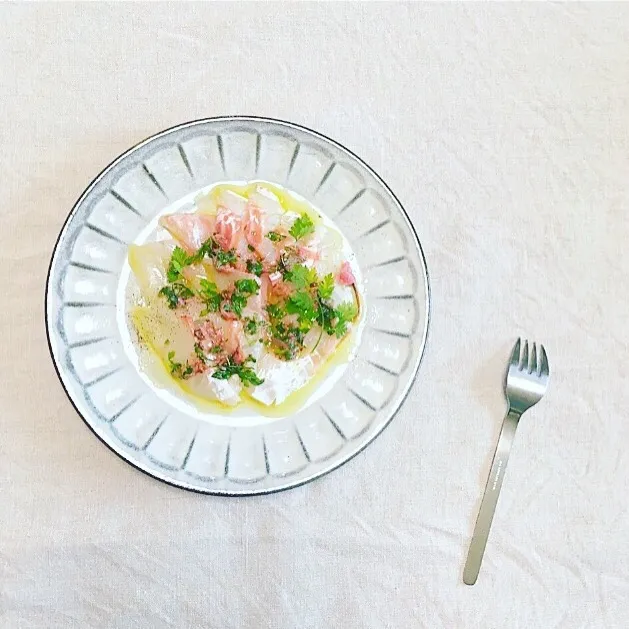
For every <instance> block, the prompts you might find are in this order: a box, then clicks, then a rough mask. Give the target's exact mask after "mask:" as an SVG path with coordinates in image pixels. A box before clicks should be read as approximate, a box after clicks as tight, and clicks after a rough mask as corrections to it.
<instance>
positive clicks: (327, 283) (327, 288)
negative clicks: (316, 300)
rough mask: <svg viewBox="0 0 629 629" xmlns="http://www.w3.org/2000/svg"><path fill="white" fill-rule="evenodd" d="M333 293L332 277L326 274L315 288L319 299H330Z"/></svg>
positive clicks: (330, 274)
mask: <svg viewBox="0 0 629 629" xmlns="http://www.w3.org/2000/svg"><path fill="white" fill-rule="evenodd" d="M333 291H334V275H332V273H328V274H327V275H326V276H325V277H324V278H323V279H322V280H321V281H320V282H319V286H318V288H317V292H318V293H319V297H321V299H330V297H332V292H333Z"/></svg>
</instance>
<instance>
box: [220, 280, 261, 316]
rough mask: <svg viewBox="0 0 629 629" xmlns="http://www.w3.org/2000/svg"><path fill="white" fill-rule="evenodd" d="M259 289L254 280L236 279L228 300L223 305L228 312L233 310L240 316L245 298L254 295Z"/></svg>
mask: <svg viewBox="0 0 629 629" xmlns="http://www.w3.org/2000/svg"><path fill="white" fill-rule="evenodd" d="M259 290H260V286H259V285H258V282H256V281H255V280H249V279H245V280H236V282H235V283H234V292H233V293H232V295H231V298H230V300H229V302H227V303H226V304H224V305H223V308H224V309H225V310H227V311H228V312H233V313H234V314H235V315H237V316H238V317H241V316H242V310H243V308H244V307H245V306H246V305H247V299H248V298H249V297H250V296H251V295H256V294H257V293H258V291H259Z"/></svg>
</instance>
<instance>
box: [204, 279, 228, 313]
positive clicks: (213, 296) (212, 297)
mask: <svg viewBox="0 0 629 629" xmlns="http://www.w3.org/2000/svg"><path fill="white" fill-rule="evenodd" d="M200 284H201V290H200V291H199V297H201V299H202V300H203V303H204V304H205V308H204V310H203V311H202V312H201V316H203V317H204V316H205V315H207V314H208V313H209V312H218V311H219V310H220V307H221V301H222V300H223V297H222V295H221V294H220V293H219V291H218V288H217V286H216V284H215V283H214V282H209V281H208V280H206V279H202V280H201V282H200Z"/></svg>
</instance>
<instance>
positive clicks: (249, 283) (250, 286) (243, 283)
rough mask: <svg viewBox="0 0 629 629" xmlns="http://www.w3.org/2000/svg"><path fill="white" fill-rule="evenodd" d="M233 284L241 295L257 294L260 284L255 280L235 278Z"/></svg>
mask: <svg viewBox="0 0 629 629" xmlns="http://www.w3.org/2000/svg"><path fill="white" fill-rule="evenodd" d="M234 286H235V287H236V290H237V291H238V292H239V293H242V294H243V295H257V294H258V291H259V290H260V285H259V284H258V282H256V281H255V280H249V279H245V280H236V281H235V282H234Z"/></svg>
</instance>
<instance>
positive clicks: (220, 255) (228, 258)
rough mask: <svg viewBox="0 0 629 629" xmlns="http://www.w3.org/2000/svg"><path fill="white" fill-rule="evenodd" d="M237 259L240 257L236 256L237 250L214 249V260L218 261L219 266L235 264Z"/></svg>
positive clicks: (217, 265)
mask: <svg viewBox="0 0 629 629" xmlns="http://www.w3.org/2000/svg"><path fill="white" fill-rule="evenodd" d="M237 260H238V258H237V256H236V251H235V250H234V249H230V250H229V251H224V250H223V249H218V250H216V251H214V261H215V263H216V267H217V268H220V267H223V266H234V265H235V264H236V262H237Z"/></svg>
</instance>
